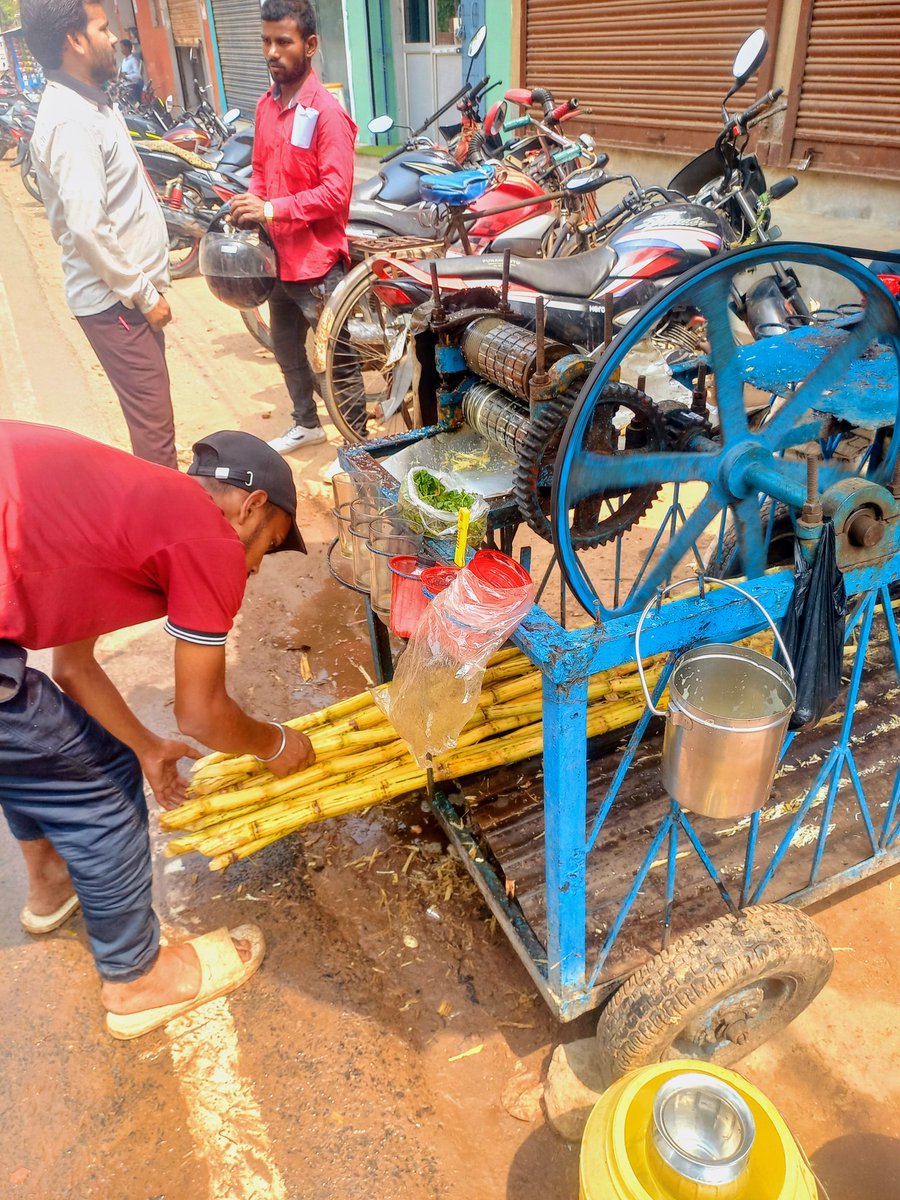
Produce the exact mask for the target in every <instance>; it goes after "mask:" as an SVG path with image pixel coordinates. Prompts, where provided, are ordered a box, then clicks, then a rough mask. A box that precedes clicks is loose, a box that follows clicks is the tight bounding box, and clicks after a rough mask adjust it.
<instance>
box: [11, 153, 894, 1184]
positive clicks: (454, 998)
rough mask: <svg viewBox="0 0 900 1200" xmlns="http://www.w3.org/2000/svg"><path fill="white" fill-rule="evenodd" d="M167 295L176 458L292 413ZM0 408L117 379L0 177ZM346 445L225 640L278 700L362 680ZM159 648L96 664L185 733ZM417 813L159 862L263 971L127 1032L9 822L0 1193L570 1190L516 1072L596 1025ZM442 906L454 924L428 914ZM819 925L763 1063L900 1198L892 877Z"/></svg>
mask: <svg viewBox="0 0 900 1200" xmlns="http://www.w3.org/2000/svg"><path fill="white" fill-rule="evenodd" d="M172 307H173V310H174V313H175V318H176V319H175V322H174V323H173V325H172V326H171V333H170V337H169V343H170V364H171V369H172V376H173V392H174V396H175V401H176V409H177V413H178V432H179V441H180V444H181V445H182V447H183V448H184V450H185V452H187V450H188V448H189V446H190V443H191V441H192V440H193V439H194V438H195V437H197V436H198V435H200V434H201V433H203V432H207V431H208V430H210V429H217V428H223V427H229V426H231V427H241V428H244V429H248V430H250V431H251V432H254V433H259V434H262V435H264V436H266V435H269V436H270V435H271V434H272V432H273V431H276V430H277V431H280V430H279V429H278V427H279V426H280V425H281V424H283V423H284V422H285V419H286V416H287V413H286V407H285V399H284V394H283V389H282V387H281V384H280V381H279V376H278V372H277V368H276V367H275V365H274V363H273V362H272V361H271V359H270V358H269V357H268V356H266V355H265V354H264V353H262V352H260V351H258V349H257V347H256V346H255V343H253V342H252V341H251V340H250V339H249V337H248V336H247V334H246V333H245V331H244V329H243V326H242V325H241V323H240V320H239V319H238V317H237V314H235V313H233V312H231V311H230V310H227V309H224V308H222V307H221V306H218V305H216V304H214V303H213V301H212V300H211V298H210V297H209V295H208V293H207V292H206V289H205V286H204V284H203V282H202V280H199V279H192V280H186V281H184V282H183V283H181V284H178V285H176V287H175V289H174V292H173V296H172ZM0 412H2V414H3V415H4V416H10V415H12V416H16V417H21V418H26V419H32V420H39V421H46V422H53V423H58V424H61V425H65V426H67V427H69V428H72V429H75V430H78V431H80V432H82V433H86V434H89V435H91V436H94V437H97V438H101V439H104V440H106V441H109V442H111V443H112V444H115V445H124V444H125V430H124V425H123V422H122V419H121V416H120V414H119V411H118V408H117V405H116V402H115V399H114V397H113V396H112V393H111V392H110V390H109V388H108V385H107V384H106V381H105V379H104V377H103V375H102V373H101V372H100V370H99V368H98V367H97V366H96V364H95V363H94V362H93V360H92V358H91V356H90V353H89V351H88V348H87V346H86V344H85V343H84V341H83V338H82V335H81V333H80V330H79V329H78V328H77V326H76V325H75V323H74V321H73V320H72V319H71V318H70V317H69V315H68V313H67V311H66V309H65V306H64V303H63V300H62V289H61V282H60V274H59V267H58V263H57V257H56V249H55V247H54V246H53V244H52V242H51V239H50V238H49V235H48V233H47V230H46V225H45V223H44V219H43V215H42V212H41V210H40V209H39V207H38V206H37V205H35V204H33V202H31V201H30V200H29V199H28V198H27V197H26V196H25V194H24V192H23V191H22V189H21V186H20V184H19V181H18V177H17V176H15V175H13V174H12V173H10V172H3V171H2V170H0ZM333 453H334V446H333V445H331V446H324V447H322V446H320V447H315V448H313V450H312V451H310V452H309V453H307V454H305V455H295V456H294V457H293V463H292V465H293V467H294V470H295V474H296V477H297V481H298V486H299V487H300V490H301V493H302V496H303V501H302V509H303V511H304V526H305V528H306V529H307V530H308V531H309V536H308V538H307V540H308V542H309V543H310V545H311V550H312V553H311V556H310V560H309V562H308V563H304V564H302V565H301V566H298V565H297V564H295V563H280V564H279V563H278V562H275V561H273V563H271V564H266V568H265V569H264V571H263V573H262V574H261V576H260V577H259V578H258V579H256V580H254V581H253V582H252V585H251V588H250V594H249V596H248V601H247V604H246V606H245V613H244V615H243V617H242V619H241V621H240V622H239V625H238V628H237V631H236V634H235V637H234V638H233V639H232V641H233V644H232V647H231V650H230V655H231V667H232V678H233V687H234V690H235V694H236V695H237V696H239V697H240V698H241V700H242V702H244V703H246V704H247V705H248V706H250V707H252V708H253V709H254V711H256V712H257V713H258V714H259V715H261V716H267V717H276V716H285V715H287V714H288V713H290V712H297V711H301V710H303V709H305V708H308V707H314V706H317V705H318V704H319V703H321V702H322V700H323V699H324V698H326V697H330V696H334V695H347V694H350V693H352V692H354V691H358V690H360V688H361V687H362V686H364V683H365V677H364V672H365V669H366V663H367V650H366V646H365V642H364V625H363V623H362V619H361V612H360V610H359V608H358V606H357V605H356V604H355V603H354V601H353V599H352V597H350V596H349V595H348V594H347V593H345V592H344V591H343V590H342V589H340V588H338V587H337V586H336V585H334V584H333V583H332V582H331V581H330V580H329V579H328V577H327V575H326V573H325V571H324V567H323V561H322V555H323V549H324V546H325V545H326V544H327V541H328V539H329V538H330V536H331V531H330V523H329V518H328V516H327V498H328V494H329V489H328V488H327V485H326V484H325V483H324V475H323V472H324V469H325V467H326V466H327V464H328V463H329V461H330V460H331V458H332V456H333ZM286 557H288V558H292V557H293V556H286ZM300 644H303V645H306V646H309V648H310V649H309V657H310V661H311V663H312V666H313V672H314V677H313V679H312V680H311V681H307V682H304V681H303V680H302V679H301V677H300V674H299V671H298V667H297V659H296V656H295V655H294V654H293V653H291V650H290V647H292V646H294V647H296V646H298V645H300ZM170 654H171V643H170V642H169V640H168V639H167V638H166V636H165V635H164V634H163V633H162V631H161V629H160V628H159V626H158V625H150V626H146V627H141V628H139V629H136V630H131V631H127V632H125V633H122V634H120V635H117V636H115V637H111V638H109V639H105V641H104V643H103V655H104V662H105V664H106V666H107V669H108V670H109V671H110V673H111V674H112V675H113V677H114V678H115V679H116V680H117V682H118V683H119V685H120V686H121V688H122V689H123V691H124V692H125V693H126V695H127V696H128V699H129V701H130V702H131V703H132V704H133V705H134V707H135V708H136V709H137V711H138V712H140V713H141V714H142V716H143V718H144V719H145V720H146V721H147V722H148V723H150V724H152V725H153V726H154V727H155V728H158V729H160V730H171V729H172V724H173V723H172V717H171V700H172V695H171V686H170V673H169V664H170ZM35 661H37V662H41V661H43V660H42V659H41V657H40V656H36V659H35ZM420 824H424V818H423V817H422V814H421V813H420V812H419V810H418V809H417V808H413V809H412V810H409V809H406V810H403V809H401V810H396V811H395V812H394V813H393V814H391V815H386V816H382V815H380V814H369V815H368V816H366V817H356V818H352V819H351V820H348V821H345V822H341V823H336V822H335V823H330V824H328V825H327V826H322V827H320V828H317V829H314V830H312V831H311V832H310V834H309V835H308V836H306V837H304V838H299V837H298V838H294V839H291V840H290V841H289V842H285V843H283V844H281V845H279V846H276V847H272V848H271V849H270V850H269V851H267V852H266V853H265V854H263V855H260V856H259V857H258V858H257V859H255V860H253V861H252V862H250V863H249V864H246V865H244V866H242V867H240V868H239V869H237V870H235V871H233V872H229V873H228V875H227V876H226V877H224V878H222V877H219V876H210V875H209V874H208V873H207V871H206V869H205V863H203V862H201V861H199V860H194V859H191V858H185V859H180V860H179V859H176V860H166V859H164V858H163V857H162V856H161V855H158V856H157V860H156V894H157V898H158V907H159V910H160V913H161V915H162V918H163V920H164V923H165V926H166V928H167V930H168V931H169V932H170V933H171V934H172V935H173V936H176V937H177V936H184V935H186V934H190V933H192V932H198V931H200V930H203V929H208V928H212V927H215V926H217V925H219V924H222V923H228V924H230V925H235V924H238V923H240V922H242V921H245V920H248V919H256V920H258V921H259V922H260V923H261V924H262V925H263V926H264V928H265V931H266V934H267V937H268V941H269V946H270V951H269V955H268V958H267V961H266V964H265V965H264V968H263V970H262V971H261V972H260V974H259V976H258V977H257V979H256V980H255V981H254V982H253V983H252V985H250V986H249V987H248V988H247V989H246V990H244V991H242V992H240V993H237V994H235V995H234V996H233V997H231V998H227V999H225V1000H222V1001H219V1002H217V1003H216V1004H215V1005H212V1006H209V1007H208V1008H207V1009H206V1010H204V1013H203V1015H202V1016H201V1017H193V1018H187V1019H185V1020H183V1021H181V1022H176V1023H173V1024H172V1025H170V1026H169V1027H168V1028H167V1029H166V1030H165V1031H164V1032H162V1033H160V1034H158V1035H151V1036H150V1037H148V1038H146V1039H144V1040H143V1041H141V1042H137V1043H134V1044H117V1043H112V1042H111V1041H110V1040H109V1039H108V1038H107V1037H106V1036H105V1035H104V1033H103V1031H102V1025H101V1013H100V1008H99V1004H98V1000H97V981H96V978H95V976H94V973H93V968H92V964H91V960H90V956H89V954H88V952H87V948H86V944H85V938H84V929H83V925H82V924H81V922H80V920H75V921H74V922H73V923H72V925H71V928H67V929H65V930H63V931H60V932H59V933H58V934H56V935H53V936H51V937H49V938H47V939H45V940H33V939H29V938H28V937H27V936H26V935H24V934H23V933H22V932H21V930H20V929H19V927H18V923H17V920H16V914H17V912H18V909H19V907H20V904H21V899H22V871H21V868H20V865H19V860H18V856H17V851H16V849H15V846H14V845H13V844H12V841H11V839H10V838H9V835H8V833H6V831H5V828H4V831H3V832H2V833H0V892H2V903H0V966H2V970H0V1006H2V1011H3V1012H4V1014H5V1022H4V1037H3V1060H4V1069H3V1086H2V1088H0V1129H2V1132H0V1195H3V1196H9V1197H11V1198H13V1200H18V1198H21V1200H76V1198H77V1200H88V1198H96V1200H252V1198H259V1200H261V1198H262V1197H266V1198H267V1200H313V1198H314V1197H315V1198H319V1197H324V1198H333V1200H339V1198H340V1200H353V1198H355V1197H367V1198H371V1200H392V1198H394V1197H397V1196H401V1195H402V1196H404V1197H407V1198H409V1200H420V1198H421V1200H426V1198H428V1200H431V1198H439V1200H440V1198H447V1200H463V1198H465V1200H494V1198H495V1197H510V1198H512V1197H515V1198H516V1200H538V1198H540V1200H544V1198H545V1197H548V1196H556V1197H560V1198H562V1197H571V1196H574V1195H575V1194H576V1192H577V1182H576V1180H577V1159H576V1154H575V1152H573V1151H572V1150H570V1149H568V1148H567V1147H564V1146H562V1145H561V1144H560V1143H558V1142H557V1141H556V1140H555V1139H554V1138H553V1137H552V1135H550V1134H549V1133H548V1131H547V1130H546V1128H545V1127H544V1126H543V1125H542V1123H541V1121H540V1119H537V1120H535V1121H534V1122H533V1123H523V1122H521V1121H517V1120H514V1119H513V1118H512V1117H510V1116H509V1115H507V1113H506V1112H505V1110H504V1107H503V1103H502V1095H503V1092H504V1089H505V1088H506V1087H507V1085H508V1084H509V1083H510V1081H511V1080H513V1079H514V1078H516V1079H520V1080H524V1081H525V1082H528V1078H529V1074H531V1076H532V1078H531V1082H532V1083H533V1082H534V1081H535V1079H536V1078H537V1076H538V1075H539V1074H540V1072H541V1071H542V1069H543V1067H544V1066H545V1065H546V1061H547V1058H548V1055H549V1051H550V1049H551V1048H552V1045H553V1044H555V1042H556V1041H558V1040H562V1039H568V1038H569V1037H571V1036H576V1035H577V1036H585V1035H587V1034H589V1032H590V1022H589V1021H582V1022H581V1023H580V1024H579V1025H578V1027H577V1028H576V1029H566V1030H559V1029H558V1028H557V1027H556V1026H555V1025H554V1024H553V1022H552V1021H551V1020H550V1019H549V1017H548V1016H547V1014H546V1012H545V1011H544V1009H543V1007H542V1006H541V1005H540V1004H539V1003H537V1002H536V1001H535V997H534V993H533V990H532V989H531V988H530V987H529V984H528V980H527V978H526V976H525V975H524V973H523V972H522V971H521V970H520V969H519V967H518V965H517V963H516V961H515V958H514V956H513V954H512V952H511V950H510V949H509V947H508V946H507V944H506V943H505V941H504V940H503V938H502V936H500V935H499V934H498V933H497V932H496V930H495V929H494V928H493V926H492V924H491V922H489V921H488V920H487V919H486V913H485V911H484V910H483V908H482V907H481V906H480V904H479V902H478V899H477V896H476V895H475V893H474V891H473V889H472V887H471V885H470V884H469V883H468V881H467V878H466V876H465V875H464V873H463V872H462V870H461V868H459V867H458V866H457V865H455V864H453V863H452V862H450V861H449V860H448V859H447V857H446V856H445V855H443V854H442V853H441V848H440V845H439V844H437V843H436V842H435V840H434V834H433V832H431V831H429V829H428V827H427V825H425V827H424V828H423V829H422V830H420V831H419V832H416V829H418V828H419V826H420ZM413 825H415V826H416V829H413V828H411V827H412V826H413ZM411 848H415V849H416V852H417V853H416V856H415V860H414V862H413V865H412V867H409V864H408V863H407V860H408V856H409V851H410V849H411ZM376 850H377V851H379V856H378V857H376V858H374V859H373V858H372V857H371V856H372V854H373V851H376ZM404 864H406V865H407V867H408V869H407V871H406V872H404V871H403V867H404ZM432 904H437V907H438V908H439V910H440V913H441V916H442V920H441V921H440V922H434V921H429V920H427V919H426V918H425V916H424V910H425V909H426V907H428V906H429V905H432ZM818 919H819V920H820V921H821V922H822V924H823V926H824V927H825V928H826V930H827V931H828V933H829V936H830V937H831V940H832V942H833V944H834V945H835V946H836V947H837V948H838V949H837V960H838V964H837V969H836V972H835V975H834V978H833V981H832V983H831V984H830V985H829V987H828V988H827V989H826V991H825V992H824V993H823V995H822V996H821V997H820V999H819V1000H818V1001H817V1002H816V1003H815V1005H814V1006H813V1007H812V1008H811V1009H810V1010H808V1012H807V1013H806V1014H804V1016H803V1017H802V1018H801V1019H800V1020H798V1021H797V1022H796V1023H795V1024H794V1026H792V1027H791V1029H790V1030H788V1031H787V1032H786V1033H785V1034H784V1035H782V1036H781V1037H780V1038H778V1039H776V1040H775V1041H774V1042H773V1043H771V1044H770V1045H769V1046H767V1047H765V1048H763V1049H762V1050H760V1051H758V1052H757V1053H756V1054H755V1055H753V1056H752V1058H751V1059H749V1060H747V1063H746V1065H745V1070H746V1072H747V1074H748V1075H749V1076H750V1077H751V1078H752V1079H753V1080H754V1082H756V1083H757V1084H759V1085H760V1086H761V1087H763V1088H764V1089H765V1090H766V1091H768V1093H769V1094H770V1095H771V1096H772V1097H773V1099H775V1100H776V1102H777V1103H778V1104H779V1105H780V1107H781V1108H782V1111H783V1112H784V1113H785V1115H786V1116H787V1117H788V1120H789V1121H790V1123H791V1125H792V1127H793V1128H794V1129H795V1131H796V1133H797V1134H798V1135H799V1136H800V1138H801V1139H802V1140H803V1141H804V1143H805V1144H806V1146H807V1149H808V1150H809V1151H810V1153H811V1155H812V1156H813V1160H814V1162H815V1163H816V1165H817V1168H818V1169H819V1171H820V1173H821V1174H822V1176H823V1178H824V1179H825V1180H826V1182H827V1183H828V1187H829V1191H830V1195H831V1197H832V1200H871V1198H873V1197H877V1198H878V1200H890V1197H891V1196H898V1195H900V1191H898V1185H897V1181H898V1179H900V1162H898V1156H897V1140H896V1139H897V1138H898V1136H900V1119H898V1115H897V1114H898V1112H900V1071H898V1065H900V1038H898V1034H897V1021H896V1011H897V1010H896V995H897V980H898V972H897V966H896V959H895V955H894V954H893V946H894V944H895V942H896V933H897V906H896V891H895V889H894V887H893V884H892V882H891V881H884V882H882V883H880V884H879V885H873V886H870V887H868V888H865V889H861V890H860V891H859V892H858V893H857V894H856V895H854V896H852V897H848V898H845V899H844V900H842V902H841V903H838V904H833V905H830V906H824V907H823V908H822V909H821V910H820V912H819V914H818ZM404 937H407V939H409V938H412V939H414V941H415V942H417V943H418V945H417V946H415V947H414V948H410V945H408V944H407V943H405V942H404ZM439 1009H440V1010H441V1012H443V1013H446V1012H448V1011H449V1014H450V1015H449V1016H442V1015H440V1013H439V1012H438V1010H439ZM478 1047H482V1049H481V1050H479V1051H478V1052H477V1053H475V1054H473V1055H471V1056H469V1057H466V1058H463V1059H460V1060H458V1061H455V1062H453V1061H450V1060H451V1059H453V1058H454V1057H455V1056H456V1055H458V1054H459V1053H460V1052H461V1051H464V1050H467V1049H476V1048H478Z"/></svg>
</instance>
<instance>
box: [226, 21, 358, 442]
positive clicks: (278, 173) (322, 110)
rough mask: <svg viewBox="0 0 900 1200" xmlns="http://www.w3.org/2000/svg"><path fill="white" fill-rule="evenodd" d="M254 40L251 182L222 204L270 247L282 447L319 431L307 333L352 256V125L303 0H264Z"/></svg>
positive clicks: (321, 435) (321, 436) (321, 434)
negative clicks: (258, 42) (262, 60)
mask: <svg viewBox="0 0 900 1200" xmlns="http://www.w3.org/2000/svg"><path fill="white" fill-rule="evenodd" d="M262 41H263V51H264V53H265V57H266V64H267V66H268V68H269V71H270V73H271V75H272V79H273V85H272V87H271V88H270V89H269V91H268V92H266V94H265V95H264V96H263V97H262V99H261V100H260V101H259V103H258V104H257V106H256V131H255V134H254V140H253V175H252V177H251V179H250V190H249V192H248V193H247V194H246V195H243V196H236V197H235V199H234V200H232V201H231V206H230V208H231V212H232V214H233V215H234V217H235V219H236V221H237V223H238V224H241V225H253V224H258V225H262V224H265V225H266V226H267V228H268V230H269V232H270V233H271V235H272V238H273V240H274V242H275V247H276V249H277V251H278V276H279V278H278V282H277V283H276V285H275V290H274V292H273V293H272V296H271V298H270V300H269V320H270V326H271V330H272V344H273V349H274V351H275V358H276V359H277V361H278V365H279V366H280V367H281V371H282V374H283V375H284V381H285V383H286V385H287V389H288V392H289V394H290V397H291V404H292V408H293V424H292V425H291V428H290V429H288V431H287V432H286V433H285V434H284V435H283V436H282V437H279V438H275V439H274V441H271V442H270V443H269V445H270V446H272V447H273V449H275V450H277V451H278V453H279V454H289V453H290V452H291V451H292V450H299V449H301V448H302V447H303V446H311V445H314V444H315V443H316V442H322V441H324V440H325V431H324V429H323V428H322V426H321V425H320V424H319V417H318V414H317V412H316V403H315V400H314V398H313V387H314V386H315V385H316V379H315V376H314V375H313V372H312V370H311V368H310V365H309V360H308V359H307V355H306V334H307V331H308V330H309V329H310V327H312V328H313V329H314V328H315V326H316V324H317V322H318V320H319V317H320V315H321V313H322V308H323V306H324V303H325V300H326V298H327V297H328V296H330V295H331V293H332V292H333V291H334V289H335V287H336V286H337V284H338V283H339V282H340V280H341V278H342V277H343V275H344V272H345V270H346V268H347V266H348V265H349V263H350V253H349V250H348V248H347V236H346V227H347V217H348V215H349V212H350V194H351V191H352V189H353V146H354V143H355V140H356V126H355V125H354V124H353V122H352V121H351V120H350V118H349V117H348V116H347V114H346V113H345V112H344V110H343V108H341V106H340V104H339V103H338V102H337V100H335V98H334V97H333V96H332V95H331V93H330V92H329V91H328V89H327V88H324V87H323V86H322V84H321V83H320V82H319V79H318V76H317V75H316V73H315V71H314V70H313V69H312V58H313V55H314V54H315V53H316V50H317V49H318V44H319V39H318V36H317V34H316V18H315V13H314V12H313V9H312V6H311V5H310V4H309V3H308V0H264V3H263V6H262ZM355 373H356V375H357V377H358V371H356V372H355ZM319 390H321V389H320V388H319ZM359 397H360V401H359V412H358V413H354V412H348V419H349V420H350V421H351V424H353V426H354V428H356V427H359V428H360V432H362V433H364V432H365V407H364V402H363V398H362V383H361V382H360V384H359Z"/></svg>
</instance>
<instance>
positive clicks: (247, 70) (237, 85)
mask: <svg viewBox="0 0 900 1200" xmlns="http://www.w3.org/2000/svg"><path fill="white" fill-rule="evenodd" d="M212 11H213V20H214V21H215V25H216V41H217V42H218V45H219V61H220V62H221V64H222V78H223V80H224V82H225V104H226V107H227V108H239V109H240V110H241V112H242V113H243V115H244V116H245V117H249V118H250V119H251V120H252V118H253V114H254V113H255V112H256V102H257V100H258V99H259V98H260V96H261V95H262V94H263V92H265V91H267V90H268V89H269V87H270V86H271V83H272V79H271V77H270V75H269V72H268V70H267V69H266V64H265V60H264V59H263V52H262V42H261V40H260V34H261V32H262V26H261V24H260V18H259V5H258V4H256V3H253V4H248V3H247V0H212Z"/></svg>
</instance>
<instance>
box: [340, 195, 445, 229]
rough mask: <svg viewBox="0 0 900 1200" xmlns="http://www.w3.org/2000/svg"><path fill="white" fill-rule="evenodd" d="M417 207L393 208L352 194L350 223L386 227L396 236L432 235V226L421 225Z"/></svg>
mask: <svg viewBox="0 0 900 1200" xmlns="http://www.w3.org/2000/svg"><path fill="white" fill-rule="evenodd" d="M418 211H419V210H418V209H412V210H410V209H399V210H398V209H394V208H389V207H388V206H387V205H386V204H379V203H378V202H377V201H375V200H360V199H359V197H357V196H354V197H353V200H352V201H351V203H350V224H351V225H360V224H365V225H375V226H378V227H380V228H382V229H387V230H389V232H391V233H395V234H397V236H398V237H421V238H424V237H426V236H428V235H431V236H433V235H434V228H433V226H429V225H423V224H422V222H421V221H420V220H419V217H418Z"/></svg>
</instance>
